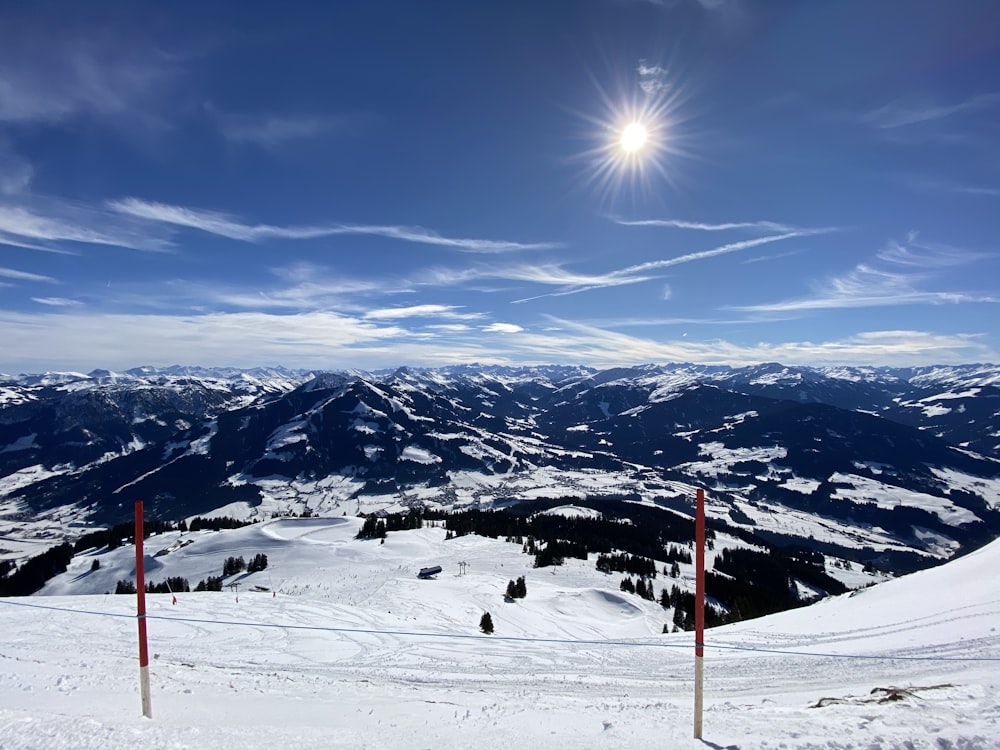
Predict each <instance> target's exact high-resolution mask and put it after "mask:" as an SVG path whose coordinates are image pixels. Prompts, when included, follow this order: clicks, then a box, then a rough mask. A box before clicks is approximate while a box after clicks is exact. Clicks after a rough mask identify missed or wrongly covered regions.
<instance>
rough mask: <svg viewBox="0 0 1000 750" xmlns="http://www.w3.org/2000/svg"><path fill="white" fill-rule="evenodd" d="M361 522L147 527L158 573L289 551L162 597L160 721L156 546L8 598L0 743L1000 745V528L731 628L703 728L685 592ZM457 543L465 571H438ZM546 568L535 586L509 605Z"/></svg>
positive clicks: (711, 635)
mask: <svg viewBox="0 0 1000 750" xmlns="http://www.w3.org/2000/svg"><path fill="white" fill-rule="evenodd" d="M359 525H360V521H359V520H358V519H354V518H326V519H278V520H274V521H271V522H268V523H266V524H258V525H255V526H252V527H247V528H243V529H238V530H234V531H227V532H219V533H214V532H198V533H196V534H187V535H184V538H185V539H191V540H193V541H192V543H190V544H188V545H186V546H183V547H181V546H178V545H177V544H176V543H177V541H178V538H179V535H178V534H164V535H159V536H156V537H152V538H151V539H149V540H147V542H146V552H147V553H148V556H147V565H148V568H147V571H148V572H147V578H148V579H149V580H153V581H160V580H163V579H164V578H165V577H167V576H178V575H179V576H184V577H187V578H188V579H189V580H190V582H191V585H192V586H193V585H194V584H195V583H196V582H197V581H198V580H200V579H201V578H203V577H205V576H207V575H219V574H220V573H221V568H222V563H223V560H224V559H225V557H226V556H229V555H242V556H244V557H245V558H247V559H249V558H250V557H251V556H253V555H255V554H257V553H260V552H263V553H265V554H266V555H267V556H268V560H269V566H268V568H267V569H266V570H264V571H262V572H259V573H255V574H253V575H251V576H245V577H243V578H242V579H241V581H240V582H241V586H240V589H239V592H238V594H237V592H236V591H235V590H226V591H223V592H221V593H197V594H195V593H185V594H178V596H177V604H176V605H175V604H172V603H171V602H172V599H171V596H170V595H150V596H148V597H147V601H148V610H149V614H150V620H149V622H148V628H149V639H150V652H151V654H152V660H151V668H150V672H151V683H152V702H153V719H152V720H148V719H144V718H142V717H141V716H140V713H141V706H140V699H139V693H138V667H137V658H136V655H135V654H136V621H135V617H134V615H135V598H134V597H130V596H114V595H107V594H105V593H104V592H105V591H108V590H113V588H114V584H115V582H116V581H117V580H119V579H121V578H127V577H129V576H130V575H131V574H132V568H133V567H134V551H133V549H132V548H120V549H117V550H112V551H97V550H95V551H93V552H91V553H90V554H87V555H82V556H79V557H78V558H77V559H76V560H75V561H74V564H73V566H72V567H71V569H70V570H69V571H67V573H65V574H63V575H61V576H59V577H57V578H56V579H54V580H53V581H51V582H50V584H49V585H48V586H47V587H46V589H45V590H44V591H43V592H42V593H43V594H45V595H44V596H34V597H30V598H24V599H0V748H3V750H19V749H21V748H73V749H74V750H76V749H80V748H106V749H109V750H116V749H118V748H121V749H122V750H124V749H125V748H129V749H130V750H131V749H132V748H136V747H143V748H222V749H223V750H229V749H232V750H237V749H238V750H258V749H260V750H264V749H265V748H266V749H267V750H274V748H283V747H296V748H434V750H438V749H440V748H468V747H479V748H518V750H522V749H524V748H705V747H709V748H740V749H741V750H743V749H751V748H761V749H763V748H768V749H769V750H770V749H773V750H777V749H778V748H815V749H817V750H820V749H821V750H847V749H849V748H850V749H857V750H875V749H877V748H906V749H907V750H919V749H920V748H934V749H935V750H938V749H941V748H954V749H956V750H958V749H959V748H961V749H962V750H974V749H977V748H982V749H987V748H1000V634H998V632H997V628H998V627H1000V577H998V576H997V575H996V571H997V569H998V566H1000V543H994V544H992V545H990V546H989V547H986V548H984V549H982V550H980V551H978V552H975V553H973V554H971V555H968V556H966V557H964V558H962V559H960V560H957V561H955V562H953V563H950V564H948V565H946V566H943V567H940V568H935V569H932V570H927V571H922V572H920V573H917V574H914V575H912V576H908V577H905V578H900V579H896V580H892V581H888V582H886V583H883V584H880V585H878V586H874V587H871V588H868V589H864V590H862V591H858V592H855V593H854V594H853V595H845V596H843V597H838V598H836V599H828V600H825V601H823V602H820V603H819V604H816V605H813V606H810V607H806V608H803V609H800V610H796V611H792V612H785V613H782V614H780V615H775V616H772V617H768V618H762V619H759V620H753V621H748V622H744V623H739V624H736V625H732V626H727V627H723V628H718V629H714V630H710V631H708V633H707V636H706V658H705V677H706V707H705V717H704V741H697V740H694V739H692V736H691V735H692V688H693V637H692V634H689V633H678V634H672V635H661V634H660V631H661V629H662V625H663V623H664V622H666V621H669V613H665V612H664V611H663V610H662V609H661V608H660V607H659V605H657V604H655V603H653V602H647V601H645V600H642V599H639V598H638V597H636V596H634V595H628V594H623V593H621V592H620V591H618V586H617V584H618V581H619V580H620V578H621V575H620V574H618V575H612V576H605V575H603V574H601V573H599V572H597V571H596V570H595V569H594V567H593V562H592V561H591V562H589V563H584V562H582V561H568V564H567V565H566V566H564V567H561V568H551V569H550V568H546V569H541V570H536V569H533V568H532V567H531V562H532V558H531V557H529V556H527V555H523V554H521V551H520V546H518V545H513V544H508V543H505V542H503V541H502V540H488V539H483V538H480V537H475V536H468V537H459V538H456V539H451V540H447V541H446V540H445V538H444V531H443V530H442V529H439V528H424V529H420V530H416V531H412V532H395V533H392V534H390V535H389V537H388V539H387V540H386V542H385V544H380V543H379V542H378V541H360V540H355V539H354V538H353V536H354V534H355V533H356V531H357V529H358V528H359ZM163 549H169V550H170V551H169V552H168V553H167V554H162V555H160V556H156V553H157V552H159V551H161V550H163ZM94 558H96V559H99V560H100V567H99V569H98V570H94V571H92V570H91V564H92V559H94ZM460 563H465V564H464V565H460ZM432 564H437V565H441V566H442V567H443V569H444V570H443V572H442V573H441V575H439V576H438V578H437V579H436V580H427V581H424V580H418V579H417V578H416V572H417V571H418V570H419V569H420V568H421V567H424V566H426V565H432ZM521 575H524V576H525V577H526V580H527V590H528V595H527V597H526V598H525V599H523V600H518V601H516V602H509V603H508V602H504V600H503V592H504V590H505V588H506V584H507V581H508V580H510V579H514V578H516V577H518V576H521ZM670 583H671V579H664V578H663V577H661V578H658V579H657V581H656V588H657V591H659V589H660V588H661V587H662V586H663V585H664V584H666V585H670ZM255 586H259V587H263V588H268V589H273V590H276V591H268V592H263V591H255V590H254V587H255ZM484 611H489V612H490V613H491V615H492V618H493V621H494V623H495V626H496V631H495V633H494V634H493V635H492V636H486V635H483V634H481V633H480V632H479V629H478V622H479V618H480V616H481V614H482V613H483V612H484ZM958 659H969V660H968V661H958ZM873 690H875V691H876V692H875V693H873V692H872V691H873ZM879 690H882V691H883V692H877V691H879ZM893 690H895V692H893ZM890 697H897V698H899V699H898V700H885V699H887V698H890Z"/></svg>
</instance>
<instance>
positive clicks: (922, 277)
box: [729, 233, 1000, 312]
mask: <svg viewBox="0 0 1000 750" xmlns="http://www.w3.org/2000/svg"><path fill="white" fill-rule="evenodd" d="M985 257H987V256H984V255H981V254H976V253H969V252H967V251H963V250H959V249H957V248H952V247H949V246H946V245H934V244H929V243H922V242H918V241H917V236H916V233H911V234H910V236H909V237H908V242H907V244H906V245H904V244H902V243H899V242H896V241H891V242H889V243H888V244H887V245H886V247H885V248H883V249H882V250H880V251H879V252H878V253H876V255H875V259H876V262H877V263H878V265H876V264H870V263H860V264H858V265H857V266H855V267H854V269H852V270H851V271H849V272H848V273H846V274H842V275H840V276H832V277H829V278H827V279H825V280H823V281H821V282H818V283H815V284H814V285H813V289H812V294H810V295H808V296H804V297H798V298H795V299H788V300H783V301H779V302H773V303H764V304H758V305H742V306H734V307H731V308H729V309H732V310H742V311H746V312H794V311H808V310H830V309H847V308H863V307H894V306H900V305H942V304H957V303H968V302H986V303H996V302H1000V297H997V296H996V295H994V294H989V293H982V292H973V291H964V290H961V291H953V290H949V291H944V290H931V289H925V288H922V287H925V286H927V285H928V283H930V282H933V281H934V280H935V279H936V274H935V273H934V272H935V271H938V270H940V269H943V268H947V267H951V266H958V265H963V264H966V263H970V262H973V261H975V260H980V259H982V258H985Z"/></svg>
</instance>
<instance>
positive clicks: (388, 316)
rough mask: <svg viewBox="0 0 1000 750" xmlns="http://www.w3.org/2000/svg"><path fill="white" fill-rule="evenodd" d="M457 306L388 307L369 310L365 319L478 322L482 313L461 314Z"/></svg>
mask: <svg viewBox="0 0 1000 750" xmlns="http://www.w3.org/2000/svg"><path fill="white" fill-rule="evenodd" d="M461 309H462V308H461V307H459V306H456V305H411V306H409V307H386V308H381V309H378V310H369V311H368V312H366V313H365V314H364V316H363V317H365V318H366V319H369V320H401V319H405V318H446V319H453V320H477V319H479V318H482V317H483V314H482V313H468V312H465V313H463V312H459V311H460V310H461Z"/></svg>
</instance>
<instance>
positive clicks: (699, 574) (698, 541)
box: [694, 489, 705, 740]
mask: <svg viewBox="0 0 1000 750" xmlns="http://www.w3.org/2000/svg"><path fill="white" fill-rule="evenodd" d="M694 536H695V540H694V549H695V552H694V555H695V557H694V559H695V562H694V575H695V579H694V738H695V739H696V740H700V739H701V714H702V710H703V708H704V699H703V695H702V693H703V690H704V687H705V665H704V661H705V490H702V489H699V490H698V499H697V504H696V508H695V515H694Z"/></svg>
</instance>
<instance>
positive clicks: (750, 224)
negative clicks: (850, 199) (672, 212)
mask: <svg viewBox="0 0 1000 750" xmlns="http://www.w3.org/2000/svg"><path fill="white" fill-rule="evenodd" d="M615 223H616V224H620V225H622V226H625V227H670V228H673V229H696V230H699V231H702V232H725V231H730V230H733V229H750V230H754V231H762V232H799V231H809V230H802V229H800V228H799V227H793V226H791V225H789V224H780V223H778V222H776V221H730V222H723V223H719V224H708V223H704V222H699V221H684V220H682V219H639V220H634V221H626V220H624V219H616V220H615ZM824 231H830V230H824Z"/></svg>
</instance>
